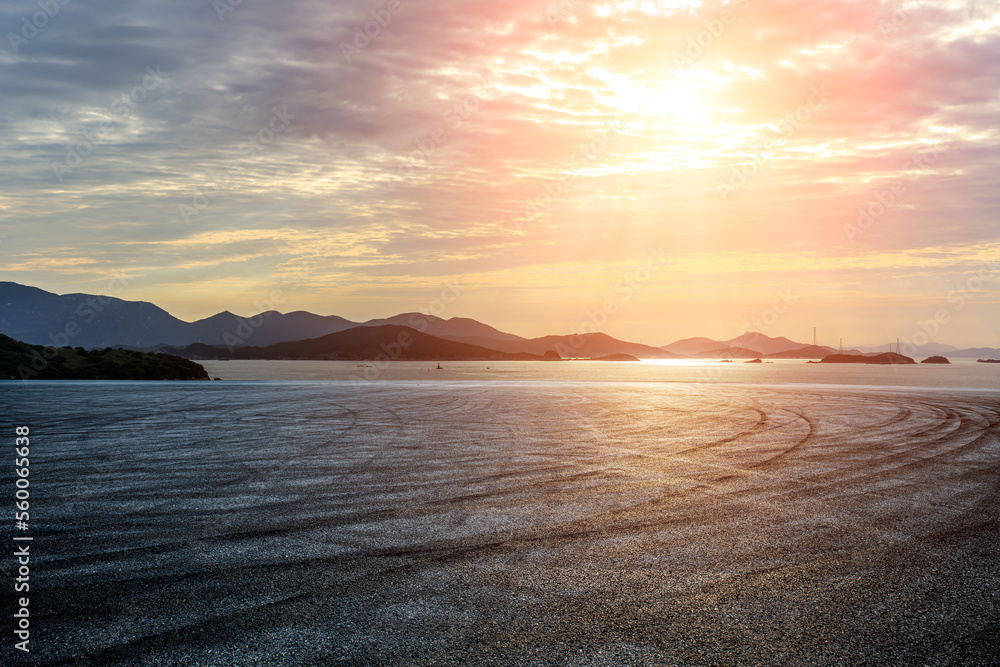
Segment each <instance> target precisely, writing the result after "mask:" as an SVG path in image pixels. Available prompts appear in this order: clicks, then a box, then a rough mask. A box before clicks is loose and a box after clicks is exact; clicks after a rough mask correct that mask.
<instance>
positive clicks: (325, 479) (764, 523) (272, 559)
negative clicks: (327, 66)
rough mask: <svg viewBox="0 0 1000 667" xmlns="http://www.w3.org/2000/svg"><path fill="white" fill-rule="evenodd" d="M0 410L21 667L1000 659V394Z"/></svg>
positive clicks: (212, 389)
mask: <svg viewBox="0 0 1000 667" xmlns="http://www.w3.org/2000/svg"><path fill="white" fill-rule="evenodd" d="M0 406H2V407H3V409H4V414H5V415H6V416H7V419H8V420H10V423H9V432H10V434H11V435H10V438H9V439H10V440H11V443H10V445H11V448H13V435H12V434H13V427H14V426H15V425H19V424H27V425H29V426H30V427H31V433H32V461H31V475H32V476H31V481H32V486H31V489H32V501H33V504H32V509H33V512H32V520H33V531H34V532H33V535H34V536H35V540H34V542H33V545H32V549H33V554H34V555H35V558H36V560H33V561H32V565H33V568H32V585H31V596H32V598H31V601H32V605H33V610H32V629H33V631H32V642H31V645H32V653H31V654H30V656H24V655H20V654H18V655H14V658H15V659H16V660H17V662H6V660H5V661H4V664H31V665H70V664H75V665H94V666H96V665H128V666H130V667H138V666H145V665H156V666H158V667H162V666H165V665H184V666H190V665H227V666H228V665H340V664H345V665H580V666H583V665H587V666H591V665H851V666H854V665H996V664H1000V524H998V511H1000V392H996V391H975V392H972V391H958V390H933V391H920V390H902V389H899V390H894V389H870V390H869V389H862V388H856V387H855V388H836V387H818V386H814V387H808V386H798V387H781V386H774V387H766V386H734V385H725V386H719V385H683V384H655V383H646V384H629V383H617V384H611V383H607V384H601V383H591V384H588V383H489V382H482V383H471V382H470V383H461V382H437V383H434V382H428V383H418V382H392V383H371V384H364V385H360V386H351V385H349V384H347V383H296V382H286V383H226V382H221V383H220V382H215V383H211V384H199V385H180V384H140V383H127V384H122V383H118V384H115V383H37V384H32V385H22V384H16V385H13V384H8V385H4V386H3V387H0ZM2 474H3V475H4V478H3V479H4V488H9V489H13V484H12V483H8V482H11V481H12V478H11V475H12V471H11V470H4V471H2ZM8 541H9V540H8ZM7 562H10V560H9V558H8V560H7ZM8 618H9V617H8ZM7 633H8V640H7V642H5V643H6V646H5V647H4V649H3V650H4V654H5V655H8V654H9V655H13V653H14V652H12V651H10V650H11V649H12V644H13V640H12V639H10V636H9V630H8V631H7ZM8 652H9V653H8ZM18 653H19V652H18Z"/></svg>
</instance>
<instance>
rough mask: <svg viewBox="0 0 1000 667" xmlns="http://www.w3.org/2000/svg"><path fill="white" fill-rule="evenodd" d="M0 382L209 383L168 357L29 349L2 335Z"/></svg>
mask: <svg viewBox="0 0 1000 667" xmlns="http://www.w3.org/2000/svg"><path fill="white" fill-rule="evenodd" d="M0 379H5V380H6V379H12V380H207V379H209V378H208V373H207V372H205V369H204V368H202V366H201V365H200V364H196V363H194V362H193V361H189V360H187V359H182V358H181V357H175V356H172V355H169V354H150V353H147V352H136V351H134V350H123V349H121V348H117V349H111V348H105V349H103V350H85V349H83V348H82V347H77V348H70V347H47V346H44V345H29V344H27V343H22V342H20V341H17V340H14V339H13V338H10V337H8V336H4V335H2V334H0Z"/></svg>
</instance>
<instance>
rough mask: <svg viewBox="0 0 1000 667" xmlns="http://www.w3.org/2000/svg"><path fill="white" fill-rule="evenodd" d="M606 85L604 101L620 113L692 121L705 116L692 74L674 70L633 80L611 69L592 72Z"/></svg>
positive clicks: (699, 91)
mask: <svg viewBox="0 0 1000 667" xmlns="http://www.w3.org/2000/svg"><path fill="white" fill-rule="evenodd" d="M598 75H599V76H600V78H601V79H603V80H604V82H605V83H606V84H607V87H608V91H609V95H610V97H609V99H607V101H608V103H609V104H610V105H611V106H613V107H615V108H617V109H618V110H619V112H620V113H622V114H636V115H639V116H648V117H660V118H665V119H666V118H669V119H670V120H672V121H674V122H676V121H677V120H679V119H683V120H687V121H696V120H698V119H702V118H704V117H705V106H704V101H703V99H702V95H701V93H702V91H701V87H700V85H699V80H698V79H697V77H696V76H694V75H693V74H691V73H687V72H677V73H674V74H671V75H669V76H668V77H666V78H664V79H663V80H659V81H636V80H633V79H632V78H630V77H628V76H626V75H623V74H615V73H612V72H607V71H601V72H599V73H595V76H598Z"/></svg>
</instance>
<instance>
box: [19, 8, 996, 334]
mask: <svg viewBox="0 0 1000 667" xmlns="http://www.w3.org/2000/svg"><path fill="white" fill-rule="evenodd" d="M286 4H287V5H288V7H289V8H290V9H286V7H285V5H286ZM217 5H219V3H217ZM220 6H221V7H222V9H221V10H220V8H219V7H220ZM135 11H136V14H135V15H134V16H117V15H114V14H108V13H101V12H99V11H97V10H96V9H94V8H92V7H84V6H79V7H73V6H67V7H66V10H65V14H63V15H60V16H59V17H56V18H53V19H52V23H51V27H50V28H48V29H47V31H46V32H45V33H44V34H41V35H39V36H38V37H36V38H34V39H32V40H29V41H25V43H23V44H21V43H16V44H15V46H17V53H14V52H12V51H11V52H6V53H3V54H0V71H2V72H4V73H5V75H6V77H7V79H8V81H9V82H10V83H9V84H8V85H9V86H11V87H12V89H13V90H16V91H17V92H16V94H14V95H13V96H11V95H6V96H4V99H3V101H2V102H0V105H2V107H3V113H2V114H0V115H2V116H3V117H4V125H3V132H4V133H5V134H6V135H7V137H8V138H9V139H11V141H9V142H8V146H9V147H10V150H9V151H8V152H7V153H6V155H5V156H4V157H3V158H0V164H2V169H3V170H4V178H5V180H6V182H7V185H8V187H6V188H4V192H3V194H0V212H2V216H3V220H2V231H3V233H4V234H5V236H4V237H3V239H2V246H0V250H2V251H3V253H4V259H5V263H6V274H5V275H6V276H7V279H8V280H13V281H17V282H20V283H24V284H30V285H37V286H39V287H42V288H43V289H46V290H50V291H55V292H59V293H63V292H86V293H102V292H107V285H108V284H109V281H111V280H113V279H115V278H116V277H118V276H126V277H127V287H126V288H125V289H124V290H123V291H122V292H120V293H117V294H116V296H119V297H120V298H124V299H128V300H142V301H151V302H154V303H156V304H158V305H160V306H162V307H163V308H165V309H167V310H168V311H170V312H171V313H172V314H174V315H177V316H178V317H182V318H185V319H188V320H193V319H197V318H201V317H206V316H208V315H211V314H212V313H215V312H218V311H221V310H224V309H229V310H232V311H234V312H236V313H239V314H241V315H251V314H253V313H256V312H259V311H260V310H263V309H264V306H266V305H268V304H269V303H271V302H270V301H269V299H270V298H271V297H270V296H269V295H271V294H273V293H275V291H276V290H277V291H278V292H279V293H280V294H281V302H280V303H277V304H273V305H274V307H276V308H277V309H278V310H282V311H286V312H287V311H291V310H309V311H311V312H315V313H320V314H324V315H325V314H337V315H341V316H344V317H347V318H350V319H353V320H355V321H361V320H364V319H367V318H375V317H384V316H387V315H390V314H394V313H398V312H405V311H412V310H428V308H429V304H431V303H433V302H434V300H435V299H436V298H437V296H438V294H439V293H440V292H441V290H442V289H443V288H444V286H445V285H446V284H448V283H449V282H453V283H456V284H458V285H459V286H460V287H461V297H460V298H459V299H457V300H455V301H454V302H453V303H450V304H449V305H448V309H447V311H446V312H440V313H435V314H439V315H441V316H442V317H454V316H461V317H472V318H476V319H478V320H481V321H484V322H489V323H490V324H492V325H494V326H496V327H499V328H501V329H503V330H505V331H512V332H515V333H517V334H520V335H522V336H541V335H543V334H551V333H568V332H570V331H572V330H574V329H579V328H580V327H581V326H582V325H583V324H584V323H587V322H590V323H591V324H592V325H593V322H594V320H595V318H594V317H592V316H591V315H592V314H593V313H594V312H596V311H598V310H600V309H602V308H603V304H605V302H607V301H608V300H612V301H613V302H614V305H615V307H614V310H615V312H614V313H613V314H611V315H609V316H608V317H606V318H604V321H602V322H600V323H599V324H600V329H601V330H602V331H605V332H606V333H609V334H611V335H614V336H617V337H619V338H625V339H628V340H636V341H641V342H644V343H646V344H651V345H663V344H665V343H667V342H669V341H671V340H675V339H677V338H680V337H683V336H687V335H704V336H710V337H717V338H720V339H723V338H730V337H733V336H736V335H738V334H740V333H741V332H742V331H743V330H744V329H745V328H746V325H747V323H748V322H752V321H753V319H754V318H759V316H760V315H761V313H763V312H765V311H766V310H767V309H768V308H769V307H770V306H771V304H772V303H773V302H774V300H775V299H776V298H777V295H779V294H781V293H789V294H791V295H792V299H793V303H792V304H791V307H789V308H788V309H787V310H786V312H784V313H782V314H781V316H780V317H779V318H777V319H773V320H772V321H770V323H768V324H766V325H765V326H762V327H756V328H757V329H758V330H761V329H766V331H764V332H765V333H767V334H768V335H775V336H777V335H782V336H790V337H792V338H795V339H796V340H806V339H809V338H810V337H811V332H812V327H817V328H818V329H819V332H820V337H821V342H824V343H826V344H831V345H832V344H835V343H836V341H837V339H839V338H843V339H844V340H845V341H846V342H849V343H850V344H852V345H857V344H879V343H883V342H886V341H888V340H890V339H895V337H897V336H909V335H911V334H912V332H914V331H915V330H919V327H920V323H921V322H923V321H926V320H927V319H928V318H933V317H934V314H935V312H937V311H939V310H941V309H944V310H945V311H946V312H947V313H948V325H947V326H946V327H943V328H942V330H941V331H940V332H939V333H938V334H937V340H938V341H940V342H943V343H949V344H953V345H970V346H971V345H974V344H986V343H990V344H992V343H991V341H992V342H995V341H996V339H997V337H998V335H1000V319H998V317H997V312H1000V311H998V310H997V305H998V301H1000V291H998V280H997V278H996V276H997V275H1000V274H998V270H1000V266H998V265H997V261H998V259H1000V240H998V223H997V220H996V210H997V207H996V202H995V201H994V199H995V197H996V195H995V194H994V193H995V192H997V188H996V187H994V184H995V182H996V179H997V175H996V173H997V172H996V169H995V163H996V160H995V155H996V152H997V142H998V136H997V130H996V127H997V122H996V110H997V108H998V107H997V100H996V97H997V91H998V90H1000V87H998V86H997V85H996V68H997V66H998V64H1000V58H998V57H997V54H998V53H1000V4H998V3H996V2H944V1H906V2H871V1H867V0H865V1H844V0H818V1H815V2H799V1H791V0H738V1H737V0H734V1H731V2H720V1H712V2H709V1H706V2H698V1H694V0H690V1H680V0H679V1H665V0H622V1H619V2H601V1H597V2H583V1H582V0H562V1H561V2H557V1H553V2H524V1H521V2H512V3H482V2H472V1H470V0H449V1H443V2H435V3H433V4H430V3H418V2H412V1H409V0H392V1H390V2H382V3H380V2H368V3H365V2H354V3H341V2H337V3H326V2H323V3H319V2H295V3H282V4H281V7H280V8H279V7H278V6H276V5H275V6H271V5H251V4H250V3H242V4H240V5H239V6H236V5H233V6H230V5H226V4H221V5H219V6H213V5H210V4H205V5H204V6H200V5H199V6H198V7H197V8H194V7H192V8H187V9H185V10H184V11H183V12H180V13H179V14H177V15H176V16H175V15H173V14H172V15H171V18H170V20H169V21H167V20H166V19H165V18H164V17H165V16H166V15H164V16H160V15H159V14H158V12H161V11H162V12H167V11H168V10H167V9H162V10H153V9H149V10H148V12H146V13H144V12H143V11H140V10H135ZM170 11H172V10H170ZM16 19H17V16H14V15H12V17H11V19H10V20H9V21H7V23H11V24H12V25H16ZM57 19H58V20H57ZM160 19H163V20H162V21H160ZM81 26H82V28H81ZM209 31H210V32H211V35H212V38H211V39H209V38H207V37H206V35H207V34H208V32H209ZM98 38H99V39H100V40H102V43H103V44H105V45H106V46H108V48H109V49H112V47H113V50H114V52H115V55H114V57H110V56H104V55H101V54H100V53H99V52H97V51H94V50H93V49H91V48H90V47H89V46H88V45H90V44H91V43H93V42H94V40H97V39H98ZM156 68H159V70H157V69H156ZM157 71H159V72H162V75H161V76H158V77H153V76H152V75H151V74H150V73H149V72H157ZM137 91H139V92H137ZM140 97H141V99H140ZM123 100H124V102H125V104H122V101H123ZM105 121H109V122H105ZM95 139H96V141H95ZM661 256H662V257H663V258H665V259H664V260H662V261H661V260H659V259H657V260H656V261H655V262H652V263H653V264H655V265H656V266H655V268H652V269H644V268H642V267H647V266H648V265H649V264H650V263H651V262H650V260H651V258H657V257H661ZM637 272H639V273H638V274H637ZM623 281H625V283H626V286H627V287H628V289H625V287H623V286H622V283H623ZM628 281H632V283H634V284H632V285H631V286H628V285H627V283H628ZM959 303H960V304H961V307H958V306H959ZM597 319H600V318H597Z"/></svg>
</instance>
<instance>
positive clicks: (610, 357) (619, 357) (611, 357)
mask: <svg viewBox="0 0 1000 667" xmlns="http://www.w3.org/2000/svg"><path fill="white" fill-rule="evenodd" d="M591 361H642V359H640V358H639V357H633V356H632V355H631V354H607V355H605V356H603V357H597V358H596V359H591Z"/></svg>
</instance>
